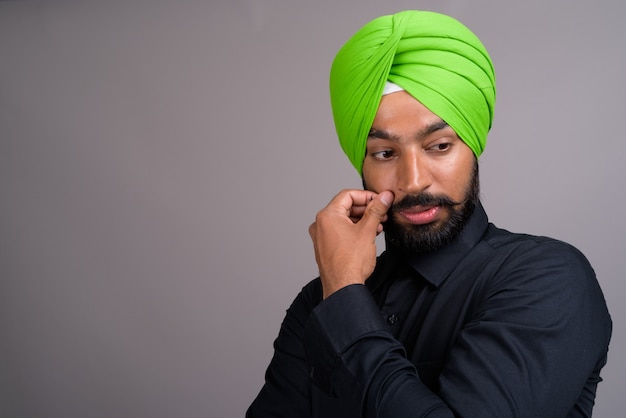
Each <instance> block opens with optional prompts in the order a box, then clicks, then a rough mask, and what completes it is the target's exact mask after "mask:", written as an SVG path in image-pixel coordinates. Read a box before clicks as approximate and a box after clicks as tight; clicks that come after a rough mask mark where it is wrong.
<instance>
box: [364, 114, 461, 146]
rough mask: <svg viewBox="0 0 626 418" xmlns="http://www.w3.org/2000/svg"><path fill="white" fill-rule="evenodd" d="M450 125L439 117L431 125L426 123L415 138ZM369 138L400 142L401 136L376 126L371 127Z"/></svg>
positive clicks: (420, 137) (417, 138)
mask: <svg viewBox="0 0 626 418" xmlns="http://www.w3.org/2000/svg"><path fill="white" fill-rule="evenodd" d="M448 126H450V125H448V124H447V123H446V122H445V121H444V120H443V119H439V120H437V121H435V122H433V123H431V124H429V125H426V127H424V128H423V129H422V130H420V131H419V132H418V133H417V135H415V139H416V140H419V139H422V138H424V137H426V136H428V135H430V134H432V133H435V132H437V131H440V130H442V129H445V128H447V127H448ZM367 138H368V139H370V138H372V139H373V138H377V139H387V140H390V141H396V142H399V141H400V137H399V136H398V135H395V134H393V133H391V132H389V131H386V130H384V129H375V128H371V129H370V132H369V134H368V136H367Z"/></svg>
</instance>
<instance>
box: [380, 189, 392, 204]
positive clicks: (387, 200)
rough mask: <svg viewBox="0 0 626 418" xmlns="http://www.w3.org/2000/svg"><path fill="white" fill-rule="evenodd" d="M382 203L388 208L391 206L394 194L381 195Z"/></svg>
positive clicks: (383, 193) (384, 193) (385, 193)
mask: <svg viewBox="0 0 626 418" xmlns="http://www.w3.org/2000/svg"><path fill="white" fill-rule="evenodd" d="M380 201H381V202H383V203H384V204H385V205H387V206H391V202H392V201H393V193H391V192H382V193H381V194H380Z"/></svg>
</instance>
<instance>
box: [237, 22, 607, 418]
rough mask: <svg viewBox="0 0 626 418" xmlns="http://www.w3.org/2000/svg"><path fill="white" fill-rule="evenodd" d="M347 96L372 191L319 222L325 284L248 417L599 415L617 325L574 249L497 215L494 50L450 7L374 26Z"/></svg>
mask: <svg viewBox="0 0 626 418" xmlns="http://www.w3.org/2000/svg"><path fill="white" fill-rule="evenodd" d="M331 101H332V105H333V114H334V118H335V125H336V127H337V133H338V136H339V140H340V142H341V145H342V147H343V149H344V151H345V152H346V154H347V155H348V157H349V158H350V160H351V162H352V164H353V165H354V166H355V168H356V169H357V170H358V171H359V173H360V174H361V175H362V178H363V184H364V186H365V187H364V188H365V190H344V191H342V192H340V193H339V194H338V195H337V196H335V198H333V199H332V201H331V202H330V203H329V204H328V206H326V207H325V208H324V209H322V210H321V211H320V212H319V213H318V215H317V219H316V221H315V222H314V223H313V224H312V225H311V226H310V228H309V232H310V235H311V238H312V239H313V243H314V248H315V258H316V261H317V264H318V266H319V272H320V277H319V278H318V279H316V280H314V281H312V282H311V283H309V284H308V285H307V286H306V287H305V288H304V289H303V290H302V292H301V293H300V294H299V295H298V296H297V298H296V299H295V301H294V302H293V304H292V305H291V307H290V308H289V310H288V311H287V316H286V318H285V320H284V322H283V324H282V327H281V330H280V333H279V336H278V338H277V339H276V342H275V354H274V357H273V359H272V361H271V363H270V365H269V368H268V370H267V373H266V383H265V385H264V387H263V389H262V390H261V392H260V393H259V395H258V397H257V398H256V400H255V401H254V402H253V404H252V405H251V406H250V408H249V410H248V413H247V416H248V417H251V418H254V417H290V418H293V417H324V418H331V417H343V418H345V417H385V418H395V417H454V416H456V417H497V418H506V417H528V418H537V417H554V418H557V417H559V418H561V417H588V416H591V412H592V408H593V404H594V398H595V393H596V388H597V384H598V382H599V381H600V380H601V379H600V370H601V368H602V367H603V366H604V364H605V363H606V356H607V350H608V343H609V339H610V335H611V319H610V316H609V314H608V311H607V308H606V304H605V301H604V297H603V295H602V292H601V290H600V288H599V286H598V283H597V280H596V278H595V275H594V272H593V270H592V268H591V266H590V265H589V263H588V262H587V260H586V259H585V257H584V256H583V255H582V254H581V253H580V252H578V251H577V250H576V249H575V248H573V247H571V246H570V245H568V244H565V243H563V242H560V241H556V240H553V239H550V238H545V237H535V236H530V235H522V234H513V233H510V232H508V231H506V230H502V229H499V228H496V227H495V226H494V225H493V224H490V223H489V222H488V220H487V215H486V213H485V211H484V209H483V207H482V205H481V203H480V200H479V181H478V160H477V159H478V156H479V155H480V154H481V152H482V150H483V149H484V146H485V142H486V138H487V133H488V131H489V129H490V127H491V122H492V118H493V108H494V102H495V77H494V73H493V67H492V64H491V60H490V58H489V56H488V54H487V51H486V50H485V48H484V47H483V45H482V44H481V42H480V41H479V40H478V39H477V38H476V36H475V35H474V34H473V33H471V32H470V31H469V30H468V29H467V28H466V27H464V26H463V25H461V24H460V23H459V22H457V21H456V20H454V19H452V18H450V17H447V16H444V15H440V14H436V13H430V12H419V11H406V12H401V13H398V14H395V15H391V16H383V17H381V18H378V19H375V20H374V21H372V22H370V23H368V24H367V25H365V26H364V27H363V28H361V30H359V31H358V32H357V33H356V34H355V35H354V36H353V37H352V38H351V39H350V40H349V41H348V42H347V43H346V44H345V45H344V47H343V48H342V49H341V50H340V51H339V53H338V54H337V57H336V58H335V61H334V63H333V67H332V70H331ZM383 230H384V232H385V240H386V251H385V252H384V253H383V254H382V255H381V256H380V257H378V258H376V248H375V242H374V241H375V237H376V235H377V234H378V233H380V232H382V231H383Z"/></svg>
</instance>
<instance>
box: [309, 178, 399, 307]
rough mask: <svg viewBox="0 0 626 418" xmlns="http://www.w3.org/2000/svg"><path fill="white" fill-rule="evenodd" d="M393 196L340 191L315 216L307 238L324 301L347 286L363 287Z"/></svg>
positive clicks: (372, 262) (374, 261) (372, 263)
mask: <svg viewBox="0 0 626 418" xmlns="http://www.w3.org/2000/svg"><path fill="white" fill-rule="evenodd" d="M391 202H393V193H391V192H388V191H385V192H382V193H380V194H376V193H374V192H371V191H367V190H344V191H342V192H340V193H339V194H338V195H337V196H335V197H334V198H333V199H332V200H331V201H330V203H329V204H328V205H327V206H326V207H325V208H324V209H322V210H321V211H320V212H318V214H317V217H316V218H315V222H313V223H312V224H311V226H310V227H309V234H310V235H311V239H312V240H313V247H314V248H315V260H316V261H317V266H318V267H319V271H320V279H321V280H322V287H323V290H324V298H327V297H328V296H330V295H331V294H332V293H334V292H336V291H337V290H339V289H341V288H343V287H345V286H348V285H350V284H356V283H360V284H363V283H365V280H366V279H367V278H368V277H369V276H370V275H371V274H372V272H373V271H374V267H375V266H376V235H378V234H379V233H381V232H382V230H383V226H382V225H381V222H384V221H386V220H387V210H389V206H391Z"/></svg>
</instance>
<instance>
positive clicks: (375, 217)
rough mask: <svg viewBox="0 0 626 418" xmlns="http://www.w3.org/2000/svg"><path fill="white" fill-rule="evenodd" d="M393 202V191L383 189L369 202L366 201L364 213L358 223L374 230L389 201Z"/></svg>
mask: <svg viewBox="0 0 626 418" xmlns="http://www.w3.org/2000/svg"><path fill="white" fill-rule="evenodd" d="M392 202H393V193H392V192H389V191H384V192H381V193H379V194H378V195H377V196H376V197H375V198H374V199H372V201H371V202H369V203H368V205H367V208H366V209H365V213H364V214H363V217H362V218H361V221H360V222H359V223H362V224H364V225H365V226H366V227H371V228H373V229H374V230H376V229H377V228H378V224H380V223H381V222H382V220H383V219H384V217H385V215H386V214H387V211H388V210H389V207H390V206H391V203H392Z"/></svg>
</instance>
